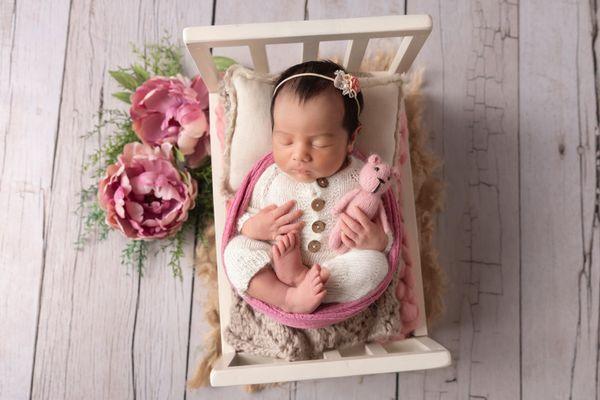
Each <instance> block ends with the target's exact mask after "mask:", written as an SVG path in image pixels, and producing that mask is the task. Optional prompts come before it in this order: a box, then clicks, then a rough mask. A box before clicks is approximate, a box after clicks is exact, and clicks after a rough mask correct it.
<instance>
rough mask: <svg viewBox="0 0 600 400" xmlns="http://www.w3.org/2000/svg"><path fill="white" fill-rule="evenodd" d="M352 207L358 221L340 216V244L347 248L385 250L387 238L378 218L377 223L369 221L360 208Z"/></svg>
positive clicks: (344, 214) (347, 216) (345, 215)
mask: <svg viewBox="0 0 600 400" xmlns="http://www.w3.org/2000/svg"><path fill="white" fill-rule="evenodd" d="M354 207H355V208H356V212H357V214H358V215H357V216H358V221H357V220H355V219H354V218H352V217H350V216H349V215H348V214H346V213H341V214H340V217H341V221H342V225H341V228H342V232H341V236H342V243H344V244H345V245H346V247H348V248H357V249H363V250H378V251H383V250H385V248H386V245H387V242H388V237H387V235H386V234H385V231H384V230H383V226H382V224H381V221H380V220H379V218H377V222H374V221H371V220H370V219H369V217H367V215H366V214H365V213H364V212H363V211H362V210H361V209H360V208H358V207H356V206H354Z"/></svg>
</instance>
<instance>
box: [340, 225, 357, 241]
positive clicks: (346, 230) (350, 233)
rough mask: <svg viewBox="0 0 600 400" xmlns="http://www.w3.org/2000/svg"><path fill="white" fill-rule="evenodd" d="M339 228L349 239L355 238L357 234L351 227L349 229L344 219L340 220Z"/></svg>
mask: <svg viewBox="0 0 600 400" xmlns="http://www.w3.org/2000/svg"><path fill="white" fill-rule="evenodd" d="M340 228H341V229H342V232H344V233H345V234H346V236H348V237H349V238H351V239H356V237H357V236H358V234H357V233H356V232H354V231H353V230H352V229H350V228H349V227H348V225H346V223H345V222H344V221H342V223H341V224H340Z"/></svg>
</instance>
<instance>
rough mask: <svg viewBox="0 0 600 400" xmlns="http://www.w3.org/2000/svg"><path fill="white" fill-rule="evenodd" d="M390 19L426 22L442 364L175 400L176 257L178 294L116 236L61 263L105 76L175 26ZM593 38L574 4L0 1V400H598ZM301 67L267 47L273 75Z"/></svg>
mask: <svg viewBox="0 0 600 400" xmlns="http://www.w3.org/2000/svg"><path fill="white" fill-rule="evenodd" d="M403 13H410V14H415V13H428V14H430V15H432V17H433V20H434V29H433V31H432V33H431V35H430V38H429V40H428V41H427V43H426V44H425V47H424V49H423V51H422V53H421V54H420V55H419V56H418V58H417V60H416V62H415V64H416V65H417V66H425V67H426V69H427V70H426V71H427V72H426V74H427V84H426V88H425V91H426V94H427V112H426V118H425V120H426V124H427V125H428V126H429V127H430V128H431V130H432V138H431V141H432V145H433V147H434V148H435V150H436V152H437V153H438V154H440V155H441V156H442V157H443V159H444V166H443V167H442V169H441V171H440V174H441V176H442V177H443V179H444V180H445V181H446V182H447V183H448V189H447V200H446V209H445V210H444V212H443V213H442V214H441V215H440V216H439V219H438V226H439V232H438V234H437V246H438V248H439V251H440V260H441V262H442V265H443V266H444V268H445V269H446V271H447V273H448V276H449V288H448V295H447V297H446V304H447V311H446V314H445V315H444V317H443V319H442V320H441V321H440V323H439V324H438V325H437V326H435V327H433V328H432V329H431V332H432V333H431V336H432V337H433V338H435V339H436V340H438V341H439V342H441V343H443V344H444V345H445V346H447V347H448V348H450V349H451V351H452V356H453V361H454V363H453V365H452V366H451V367H448V368H445V369H439V370H432V371H427V372H414V373H402V374H384V375H373V376H365V377H353V378H344V379H333V380H316V381H309V382H298V383H289V384H286V385H284V386H283V387H280V388H275V389H270V390H267V391H264V392H261V393H258V394H253V395H249V394H246V393H244V392H242V391H241V390H240V389H239V388H237V387H233V388H219V389H213V388H204V389H200V390H187V389H186V387H185V381H186V378H187V377H189V376H190V375H191V373H192V372H193V369H194V367H195V365H196V363H197V361H198V359H199V357H200V356H201V354H202V338H203V333H204V331H205V329H206V325H205V323H204V321H203V320H202V318H203V314H202V310H201V308H202V301H203V290H204V289H203V285H202V283H201V282H199V281H198V280H196V279H194V276H193V273H192V270H191V268H190V266H191V265H192V262H193V254H192V247H191V245H190V246H188V248H187V254H188V256H187V258H186V261H185V264H186V268H184V278H183V281H181V282H180V281H177V280H174V279H172V278H171V276H170V272H169V270H168V268H165V264H166V262H165V259H164V258H163V257H161V256H157V257H155V258H151V260H150V262H149V265H148V268H147V273H146V275H145V276H144V277H143V278H139V277H138V276H137V275H136V274H133V273H129V274H128V273H127V271H126V270H125V269H123V268H121V267H120V265H119V253H120V249H121V246H122V244H123V239H121V238H120V236H119V235H112V236H111V238H110V239H109V240H108V241H106V242H103V243H99V244H92V245H89V246H88V247H87V248H86V250H85V251H83V252H77V251H75V249H74V248H73V246H72V245H71V243H72V242H73V241H74V240H75V238H76V237H77V233H78V232H79V230H80V229H81V224H80V221H79V220H78V218H77V216H76V215H75V214H74V210H75V208H76V194H77V192H78V190H79V189H80V187H81V185H82V184H83V183H85V182H86V177H85V176H82V175H81V173H80V169H81V165H82V163H83V162H84V160H85V159H86V157H87V156H88V155H89V154H90V153H91V152H92V151H93V150H94V149H95V148H97V146H98V145H100V143H90V142H85V141H83V140H82V138H81V135H82V134H83V133H85V132H87V131H88V130H89V129H90V128H91V127H92V126H93V124H94V120H93V115H94V113H95V112H96V111H97V110H99V109H100V108H101V107H102V106H103V105H104V106H109V107H111V106H114V105H116V104H117V103H116V101H117V100H115V99H113V98H112V97H111V96H110V93H112V92H113V91H114V90H115V89H116V88H115V85H114V83H113V82H112V80H111V79H110V78H109V77H108V73H107V71H108V70H109V69H112V68H115V67H116V66H119V65H126V64H128V63H129V62H130V61H131V60H132V54H131V52H130V47H129V43H130V42H134V43H137V44H142V43H144V42H156V41H158V39H159V38H160V37H161V36H162V35H163V33H164V32H165V31H167V32H170V33H171V35H172V37H173V38H179V37H180V36H181V31H182V29H183V28H184V27H185V26H190V25H208V24H229V23H246V22H266V21H285V20H302V19H323V18H335V17H358V16H374V15H386V14H403ZM597 37H598V9H597V4H596V1H583V0H581V1H575V0H574V1H569V2H564V1H562V2H559V1H542V0H531V1H521V2H518V1H516V0H515V1H510V0H503V1H500V0H485V1H469V0H444V1H442V0H420V1H417V0H402V1H357V0H354V1H316V0H302V1H300V0H298V1H294V0H288V1H274V0H269V1H264V0H245V1H234V0H214V1H196V2H194V1H192V0H184V1H166V0H156V1H154V2H142V1H140V2H138V3H131V2H123V1H116V0H97V1H91V0H80V1H71V2H69V1H66V0H56V1H53V2H34V1H32V0H22V1H18V2H17V1H16V0H13V1H10V0H6V1H3V2H0V135H1V136H0V168H1V170H0V224H1V225H0V226H1V228H0V399H2V400H4V399H26V398H33V399H80V398H86V399H107V398H109V399H130V398H131V399H136V398H137V399H167V398H168V399H183V398H189V399H202V398H207V399H208V398H250V397H252V398H261V399H263V398H264V399H271V398H274V399H279V398H293V399H316V398H327V399H329V398H332V399H335V398H340V399H346V398H384V399H385V398H390V399H400V398H402V399H444V400H448V399H489V400H491V399H501V400H503V399H517V398H523V399H566V398H570V399H586V400H587V399H594V398H598V392H599V390H600V386H599V385H600V383H599V380H598V367H599V361H600V360H599V340H600V335H599V332H600V331H599V328H600V325H599V324H598V316H599V305H600V298H599V295H600V276H599V272H600V271H599V266H600V261H599V260H600V251H599V249H600V243H599V237H600V232H598V225H599V223H600V210H599V203H598V196H599V193H600V191H599V189H600V174H599V168H600V147H599V146H600V144H599V140H598V136H597V135H598V124H599V120H600V107H599V104H598V94H599V93H600V80H599V77H598V54H599V53H600V47H599V46H600V45H599V44H598V43H597ZM340 48H342V47H341V44H340V43H331V44H327V46H325V48H324V50H325V55H327V53H335V52H336V51H338V50H339V49H340ZM298 51H299V48H298V47H295V46H272V47H271V48H269V49H268V52H269V58H270V60H271V61H272V64H271V68H272V69H273V70H279V69H281V68H283V67H284V66H285V65H286V63H287V62H288V60H289V59H290V57H296V55H297V53H298ZM216 53H218V54H226V55H231V56H233V57H235V58H236V59H238V60H239V61H241V62H248V61H249V54H248V52H247V51H246V50H243V49H235V48H232V49H227V51H224V50H222V51H218V52H216ZM188 65H191V63H189V60H188ZM190 71H192V70H191V69H190Z"/></svg>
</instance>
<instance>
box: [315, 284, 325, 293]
mask: <svg viewBox="0 0 600 400" xmlns="http://www.w3.org/2000/svg"><path fill="white" fill-rule="evenodd" d="M324 288H325V286H324V285H323V283H321V282H319V283H318V284H317V285H315V286H313V293H314V294H318V293H319V292H321V291H322V290H323V289H324Z"/></svg>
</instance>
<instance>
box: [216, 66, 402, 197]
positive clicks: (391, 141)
mask: <svg viewBox="0 0 600 400" xmlns="http://www.w3.org/2000/svg"><path fill="white" fill-rule="evenodd" d="M357 75H358V76H359V77H360V85H361V90H362V93H363V99H364V107H363V111H362V113H361V116H360V121H361V123H362V125H363V128H362V130H361V131H360V134H359V136H358V138H357V139H356V147H357V148H358V150H359V151H360V152H361V153H363V154H365V155H369V154H371V153H377V154H379V155H380V156H381V157H382V158H383V159H384V160H385V161H386V162H388V163H390V164H393V161H394V159H395V157H396V155H395V152H396V151H397V142H398V141H400V140H401V139H400V133H399V131H400V127H399V124H400V116H401V113H402V112H403V111H404V110H403V107H404V101H403V98H402V89H403V84H404V80H403V78H402V77H401V75H400V74H392V75H388V74H385V75H384V73H381V72H379V73H370V74H364V73H359V74H357ZM276 79H277V75H271V74H262V73H258V72H255V71H253V70H251V69H248V68H246V67H244V66H242V65H240V64H234V65H232V66H231V67H229V69H228V70H227V72H226V73H225V75H224V76H223V81H222V86H221V88H220V91H219V93H220V101H221V102H222V104H224V105H225V110H226V111H225V134H224V136H225V137H224V140H225V148H224V153H223V160H224V168H223V174H224V175H223V181H222V189H223V191H224V192H225V194H227V195H229V196H230V195H231V194H233V193H234V192H235V191H236V190H237V189H238V188H239V186H240V184H241V182H242V180H243V179H244V177H245V175H246V174H247V173H248V171H250V169H251V168H252V165H254V163H255V162H256V161H257V160H258V159H260V158H261V157H262V156H263V155H265V154H266V153H268V152H269V151H271V116H270V106H271V93H272V92H273V87H274V85H273V83H274V82H275V80H276Z"/></svg>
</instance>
